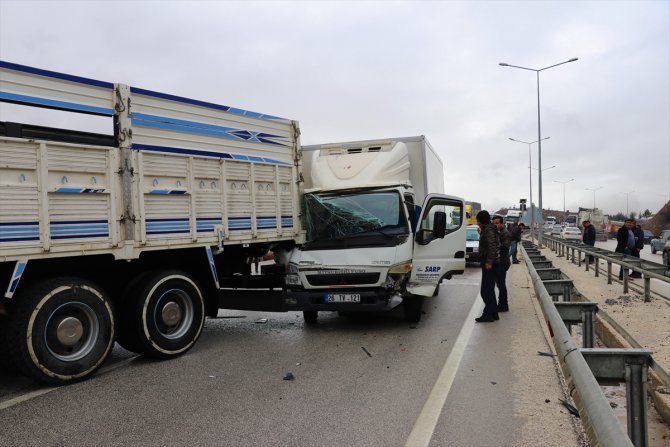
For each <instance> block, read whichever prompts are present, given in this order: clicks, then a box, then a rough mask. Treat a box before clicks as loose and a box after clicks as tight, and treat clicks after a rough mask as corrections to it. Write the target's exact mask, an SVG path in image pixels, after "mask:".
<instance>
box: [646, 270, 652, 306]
mask: <svg viewBox="0 0 670 447" xmlns="http://www.w3.org/2000/svg"><path fill="white" fill-rule="evenodd" d="M644 302H645V303H650V302H651V278H650V277H648V276H647V275H646V274H645V275H644Z"/></svg>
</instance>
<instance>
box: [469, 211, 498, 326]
mask: <svg viewBox="0 0 670 447" xmlns="http://www.w3.org/2000/svg"><path fill="white" fill-rule="evenodd" d="M477 225H479V232H480V237H479V262H480V264H481V266H482V284H481V287H480V289H479V291H480V294H481V296H482V300H483V301H484V311H483V312H482V316H481V317H478V318H475V321H476V322H477V323H491V322H493V321H495V320H498V305H497V303H496V269H497V268H498V264H499V262H500V241H499V240H498V229H497V228H496V226H495V225H493V224H492V223H491V215H490V214H489V213H488V211H480V212H479V213H477Z"/></svg>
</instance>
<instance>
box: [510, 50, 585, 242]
mask: <svg viewBox="0 0 670 447" xmlns="http://www.w3.org/2000/svg"><path fill="white" fill-rule="evenodd" d="M577 60H578V59H577V58H576V57H573V58H572V59H570V60H567V61H565V62H560V63H558V64H554V65H549V66H548V67H544V68H528V67H521V66H519V65H512V64H507V63H505V62H500V63H499V64H498V65H500V66H502V67H512V68H519V69H521V70H528V71H534V72H535V74H536V78H537V141H535V142H536V143H537V173H538V174H537V176H538V195H539V197H538V207H539V208H540V215H541V214H542V139H543V138H542V129H541V126H540V72H541V71H544V70H548V69H550V68H554V67H558V66H559V65H563V64H567V63H568V62H575V61H577ZM528 147H529V148H530V144H529V146H528ZM532 205H533V204H532V202H531V211H532ZM532 215H533V213H532V212H531V216H532ZM531 225H532V224H531ZM531 231H532V230H531ZM537 243H538V245H539V246H540V247H542V231H539V232H538V235H537Z"/></svg>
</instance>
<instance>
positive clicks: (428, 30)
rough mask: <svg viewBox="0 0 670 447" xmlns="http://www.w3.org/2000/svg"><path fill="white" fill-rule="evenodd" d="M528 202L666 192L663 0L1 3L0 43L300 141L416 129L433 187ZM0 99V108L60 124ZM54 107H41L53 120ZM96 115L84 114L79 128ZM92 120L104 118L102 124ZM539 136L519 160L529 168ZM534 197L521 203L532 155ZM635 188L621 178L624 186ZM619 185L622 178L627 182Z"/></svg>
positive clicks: (667, 60) (13, 57)
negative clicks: (436, 171) (271, 118)
mask: <svg viewBox="0 0 670 447" xmlns="http://www.w3.org/2000/svg"><path fill="white" fill-rule="evenodd" d="M573 57H577V58H579V61H577V62H573V63H569V64H565V65H561V66H559V67H555V68H551V69H549V70H546V71H543V72H542V73H541V74H540V93H541V118H542V121H541V123H542V137H543V138H544V137H550V139H549V140H546V141H544V142H543V144H542V168H543V169H545V168H548V167H550V166H553V165H555V166H556V167H555V168H552V169H548V170H546V171H544V172H543V205H544V207H545V208H553V209H558V210H561V209H563V186H562V184H560V183H557V182H556V181H568V180H570V179H572V178H574V181H572V182H570V183H567V184H566V186H565V192H566V194H565V201H566V208H567V209H569V210H575V209H576V208H577V207H578V206H583V207H591V206H592V205H593V200H594V192H592V191H590V190H587V189H586V188H591V189H595V188H601V187H602V189H599V190H598V191H596V192H595V202H596V206H597V207H599V208H603V209H604V210H605V212H608V213H615V212H617V211H623V212H625V211H626V197H628V207H629V210H630V211H635V212H638V211H644V210H645V209H647V208H648V209H650V210H651V211H652V212H656V211H657V210H659V209H660V208H661V206H662V205H663V204H664V203H665V202H666V201H667V200H668V199H670V2H669V1H630V2H628V1H593V2H589V1H575V2H570V1H558V2H553V1H543V2H539V1H538V2H531V1H519V2H514V1H477V2H458V1H448V2H440V1H430V2H421V1H412V2H402V1H397V2H385V1H376V2H364V1H357V2H352V1H337V2H325V1H321V2H316V1H314V2H307V1H304V2H284V1H265V2H254V1H244V2H232V1H225V2H224V1H203V2H196V1H169V2H149V1H106V2H97V1H74V2H66V1H29V0H21V1H5V0H0V59H2V60H4V61H8V62H14V63H18V64H24V65H30V66H35V67H39V68H44V69H48V70H54V71H60V72H65V73H69V74H75V75H79V76H85V77H90V78H94V79H100V80H104V81H109V82H118V83H124V84H129V85H133V86H136V87H142V88H146V89H150V90H156V91H161V92H166V93H171V94H176V95H180V96H186V97H190V98H195V99H201V100H205V101H209V102H215V103H219V104H224V105H228V106H235V107H239V108H243V109H248V110H253V111H257V112H262V113H267V114H272V115H277V116H282V117H285V118H290V119H296V120H298V121H299V122H300V127H301V130H302V137H301V138H302V143H303V144H318V143H331V142H339V141H351V140H359V139H376V138H388V137H404V136H414V135H425V136H426V137H427V138H428V140H429V141H430V142H431V143H432V145H433V146H434V147H435V149H436V150H437V151H438V152H439V154H440V157H441V158H442V160H443V162H444V166H445V176H446V191H447V193H449V194H454V195H458V196H461V197H464V198H465V199H466V200H474V201H478V202H481V203H482V205H483V207H484V208H485V209H489V210H491V211H495V210H497V209H498V208H499V207H503V206H510V205H512V204H516V203H518V199H520V198H528V193H529V169H528V145H526V144H521V143H515V142H512V141H509V139H508V138H510V137H512V138H515V139H518V140H522V141H535V140H537V137H538V129H537V96H536V95H537V90H536V88H537V87H536V76H535V73H534V72H531V71H525V70H519V69H515V68H506V67H501V66H499V65H498V63H499V62H507V63H509V64H513V65H520V66H524V67H530V68H543V67H546V66H550V65H553V64H556V63H560V62H563V61H566V60H568V59H570V58H573ZM29 112H30V113H26V112H25V111H18V110H17V107H16V106H9V105H4V104H3V105H0V120H3V121H23V122H31V121H35V123H36V124H46V125H61V123H60V122H58V120H60V119H62V118H60V115H62V114H59V116H58V117H51V116H50V115H46V116H40V117H37V116H36V115H32V114H33V113H34V112H33V111H31V110H29ZM54 120H55V121H56V123H54ZM97 120H99V118H96V119H94V120H91V121H90V123H89V122H87V123H86V124H85V125H83V126H84V127H87V126H88V127H91V128H92V129H91V130H95V129H96V128H98V127H99V126H100V123H99V122H98V121H97ZM106 125H107V123H105V126H106ZM537 164H538V157H537V144H535V145H533V146H532V166H533V168H537V167H538V166H537ZM532 173H533V199H534V202H535V203H537V197H538V184H537V171H536V170H532ZM631 191H634V192H631ZM626 193H628V194H626Z"/></svg>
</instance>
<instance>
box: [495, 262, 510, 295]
mask: <svg viewBox="0 0 670 447" xmlns="http://www.w3.org/2000/svg"><path fill="white" fill-rule="evenodd" d="M509 266H510V265H509V263H504V262H503V263H500V264H498V265H497V267H498V268H497V269H496V286H498V305H499V306H507V284H506V280H507V270H509Z"/></svg>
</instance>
